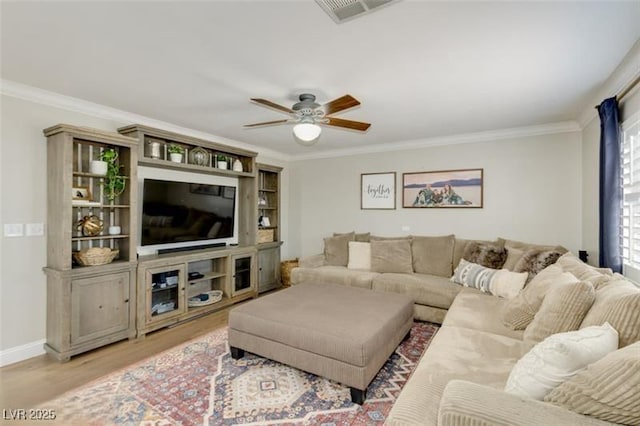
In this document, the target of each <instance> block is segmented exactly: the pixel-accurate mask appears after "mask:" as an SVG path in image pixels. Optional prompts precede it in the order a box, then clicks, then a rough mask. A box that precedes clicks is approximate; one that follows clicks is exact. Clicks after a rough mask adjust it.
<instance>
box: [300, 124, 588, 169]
mask: <svg viewBox="0 0 640 426" xmlns="http://www.w3.org/2000/svg"><path fill="white" fill-rule="evenodd" d="M580 130H581V127H580V125H579V124H578V123H577V122H575V121H562V122H558V123H549V124H541V125H536V126H526V127H515V128H511V129H501V130H489V131H484V132H475V133H464V134H459V135H451V136H442V137H437V138H427V139H416V140H410V141H404V142H390V143H385V144H379V145H372V146H366V147H358V148H347V149H337V150H332V151H322V152H316V153H310V154H301V155H296V156H293V157H292V159H291V161H302V160H313V159H319V158H333V157H344V156H351V155H363V154H371V153H378V152H392V151H407V150H411V149H420V148H428V147H433V146H440V145H459V144H466V143H477V142H490V141H495V140H504V139H514V138H523V137H528V136H539V135H551V134H556V133H571V132H579V131H580Z"/></svg>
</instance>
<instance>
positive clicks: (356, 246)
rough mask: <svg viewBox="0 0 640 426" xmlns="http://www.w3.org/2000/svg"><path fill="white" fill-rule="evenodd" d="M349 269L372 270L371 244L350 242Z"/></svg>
mask: <svg viewBox="0 0 640 426" xmlns="http://www.w3.org/2000/svg"><path fill="white" fill-rule="evenodd" d="M347 268H349V269H364V270H367V271H368V270H370V269H371V244H370V243H361V242H357V241H349V263H348V264H347Z"/></svg>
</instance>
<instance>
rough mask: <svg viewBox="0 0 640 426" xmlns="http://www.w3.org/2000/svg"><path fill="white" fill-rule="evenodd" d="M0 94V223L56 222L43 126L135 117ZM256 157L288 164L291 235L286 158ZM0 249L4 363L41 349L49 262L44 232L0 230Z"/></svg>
mask: <svg viewBox="0 0 640 426" xmlns="http://www.w3.org/2000/svg"><path fill="white" fill-rule="evenodd" d="M0 99H1V107H2V108H1V122H2V126H1V127H2V129H1V133H0V135H1V138H0V223H3V224H7V223H8V224H11V223H22V224H26V223H45V226H57V225H56V224H52V223H46V218H47V204H46V199H47V197H46V188H47V185H46V183H47V180H46V179H47V177H46V167H45V165H46V161H47V159H46V139H45V137H44V136H43V134H42V130H43V129H44V128H46V127H49V126H52V125H55V124H58V123H67V124H72V125H76V126H85V127H93V128H97V129H103V130H108V131H113V132H115V131H116V129H117V128H118V127H121V126H124V125H127V124H132V123H133V122H134V121H121V120H112V119H105V118H99V117H95V116H91V115H86V114H82V113H78V112H74V111H70V110H67V109H62V108H58V107H53V106H48V105H44V104H41V103H36V102H31V101H27V100H22V99H18V98H15V97H11V96H5V95H3V96H2V97H1V98H0ZM120 115H121V116H126V115H127V113H125V112H122V113H121V114H120ZM132 120H135V118H132ZM143 124H147V123H143ZM169 130H174V129H169ZM200 137H202V136H200ZM205 139H206V138H205ZM211 140H216V139H211ZM222 143H227V144H228V141H226V140H225V141H224V142H222ZM241 147H242V148H247V146H241ZM258 161H259V162H262V163H266V164H274V165H278V166H283V167H285V172H284V173H283V176H282V185H283V195H284V196H283V212H282V215H283V217H282V223H283V225H284V226H283V230H282V237H283V239H284V241H287V238H288V235H289V232H288V229H287V226H286V225H287V222H288V217H287V212H288V197H287V195H286V194H287V192H288V185H289V171H288V164H287V163H286V162H285V161H282V160H276V159H273V158H267V157H263V156H262V155H259V156H258ZM45 234H46V233H45ZM287 250H288V244H286V243H285V245H283V257H286V256H289V255H288V252H287ZM0 255H1V257H0V365H4V364H7V363H11V362H15V361H18V360H20V359H24V358H25V357H27V356H34V355H37V354H39V353H42V352H43V351H42V343H43V341H44V339H45V318H46V280H45V275H44V273H43V272H42V267H43V266H45V264H46V237H45V236H42V237H13V238H8V237H4V234H2V237H1V245H0Z"/></svg>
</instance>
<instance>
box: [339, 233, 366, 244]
mask: <svg viewBox="0 0 640 426" xmlns="http://www.w3.org/2000/svg"><path fill="white" fill-rule="evenodd" d="M349 234H351V232H347V233H344V234H341V233H338V232H334V233H333V236H334V237H339V236H341V235H349ZM354 235H355V241H359V242H361V243H368V242H369V237H370V236H371V234H370V233H369V232H363V233H361V234H358V233H354Z"/></svg>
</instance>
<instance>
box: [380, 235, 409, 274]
mask: <svg viewBox="0 0 640 426" xmlns="http://www.w3.org/2000/svg"><path fill="white" fill-rule="evenodd" d="M371 270H372V271H374V272H396V273H408V274H410V273H412V272H413V268H412V266H411V242H410V241H409V240H373V241H371Z"/></svg>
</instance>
